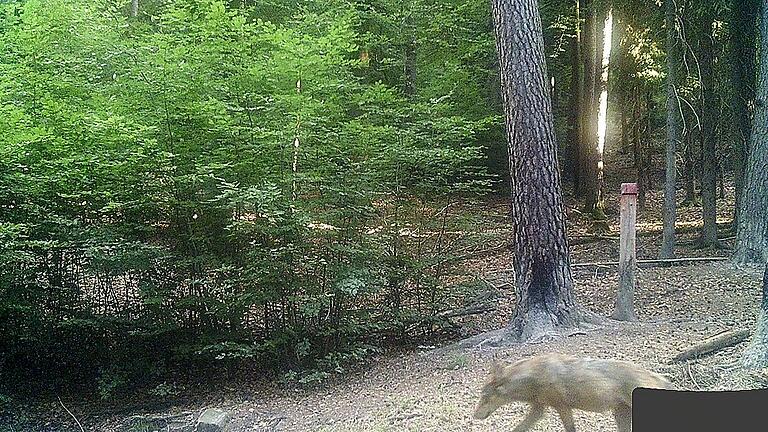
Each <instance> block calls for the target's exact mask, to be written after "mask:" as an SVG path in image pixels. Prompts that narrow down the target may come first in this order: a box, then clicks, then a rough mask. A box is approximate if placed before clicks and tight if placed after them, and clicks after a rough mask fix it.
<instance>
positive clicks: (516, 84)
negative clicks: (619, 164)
mask: <svg viewBox="0 0 768 432" xmlns="http://www.w3.org/2000/svg"><path fill="white" fill-rule="evenodd" d="M491 4H492V10H493V19H494V27H495V30H496V48H497V53H498V56H499V67H500V75H501V85H502V94H503V100H504V114H505V126H506V132H507V140H508V144H509V159H510V161H509V164H510V170H511V177H512V182H511V188H512V217H513V225H514V229H513V232H514V242H513V244H514V267H515V293H516V295H517V305H516V306H517V307H516V308H515V313H514V316H513V318H512V321H511V323H510V331H511V333H512V335H513V336H514V337H519V338H521V339H528V338H530V337H532V336H535V335H537V334H540V333H543V332H547V331H549V330H552V329H554V328H556V327H560V326H569V325H574V324H575V323H576V322H577V312H576V306H575V299H574V296H573V279H572V278H571V271H570V267H569V257H568V244H567V241H566V237H565V213H564V208H563V199H562V195H561V189H560V175H559V172H558V167H557V143H556V142H555V133H554V120H553V117H552V105H551V101H550V99H549V92H548V86H547V82H546V77H547V71H546V62H545V56H544V37H543V34H542V27H541V18H540V16H539V12H538V8H537V3H536V0H493V1H492V3H491Z"/></svg>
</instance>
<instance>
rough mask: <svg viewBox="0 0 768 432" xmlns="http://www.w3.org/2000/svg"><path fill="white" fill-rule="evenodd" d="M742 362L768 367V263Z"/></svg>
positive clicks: (748, 367) (752, 365)
mask: <svg viewBox="0 0 768 432" xmlns="http://www.w3.org/2000/svg"><path fill="white" fill-rule="evenodd" d="M763 3H766V2H763ZM741 362H742V365H743V366H744V367H745V368H747V369H762V368H766V367H768V263H766V265H765V272H764V273H763V297H762V301H761V302H760V311H759V312H758V315H757V328H756V329H755V334H754V335H753V336H752V340H751V341H750V342H749V345H748V346H747V349H746V350H745V351H744V354H743V356H742V358H741Z"/></svg>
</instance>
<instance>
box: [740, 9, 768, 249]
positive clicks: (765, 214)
mask: <svg viewBox="0 0 768 432" xmlns="http://www.w3.org/2000/svg"><path fill="white" fill-rule="evenodd" d="M762 4H763V5H762V11H761V14H762V15H761V24H760V73H759V76H758V81H757V101H756V102H757V103H756V109H755V118H754V122H753V124H752V133H751V144H750V149H749V159H748V160H747V171H746V175H745V177H744V191H743V196H742V200H741V211H740V213H739V221H738V222H739V229H738V234H737V236H736V254H735V257H736V260H737V261H739V262H755V263H763V262H765V261H768V0H763V2H762Z"/></svg>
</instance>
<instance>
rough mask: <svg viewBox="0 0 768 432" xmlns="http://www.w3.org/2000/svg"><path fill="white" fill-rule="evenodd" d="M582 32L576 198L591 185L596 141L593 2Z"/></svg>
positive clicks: (587, 6)
mask: <svg viewBox="0 0 768 432" xmlns="http://www.w3.org/2000/svg"><path fill="white" fill-rule="evenodd" d="M583 5H584V7H583V8H582V11H583V12H584V14H585V15H584V16H585V19H584V31H583V33H582V34H583V43H582V47H581V57H582V59H581V61H582V65H583V71H584V72H583V79H584V85H583V86H582V90H583V92H582V94H581V128H580V131H581V142H580V144H579V157H578V160H579V167H578V170H579V175H578V178H579V182H578V184H577V187H576V195H577V196H579V197H583V196H586V195H588V192H589V191H590V188H591V186H592V185H593V182H591V179H592V177H593V175H592V174H593V170H592V163H591V148H592V147H593V144H594V145H595V146H596V142H595V141H596V140H597V111H596V109H595V92H596V87H595V83H596V81H595V76H596V75H597V67H596V57H597V43H596V38H597V21H598V20H597V15H596V10H595V7H594V3H593V1H592V0H584V2H583Z"/></svg>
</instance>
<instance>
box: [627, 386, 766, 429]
mask: <svg viewBox="0 0 768 432" xmlns="http://www.w3.org/2000/svg"><path fill="white" fill-rule="evenodd" d="M632 430H633V432H683V431H696V432H742V431H744V432H746V431H750V432H751V431H768V389H759V390H743V391H723V392H694V391H673V390H657V389H646V388H638V389H635V391H633V392H632Z"/></svg>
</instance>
